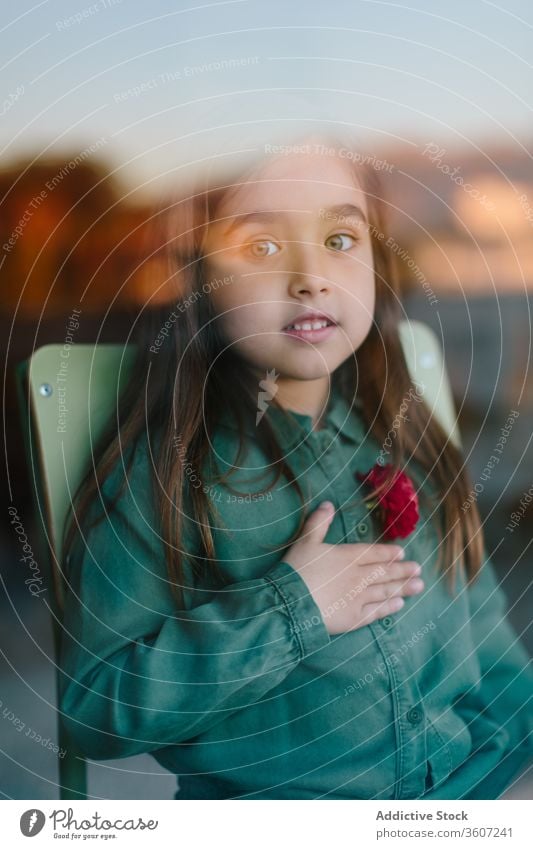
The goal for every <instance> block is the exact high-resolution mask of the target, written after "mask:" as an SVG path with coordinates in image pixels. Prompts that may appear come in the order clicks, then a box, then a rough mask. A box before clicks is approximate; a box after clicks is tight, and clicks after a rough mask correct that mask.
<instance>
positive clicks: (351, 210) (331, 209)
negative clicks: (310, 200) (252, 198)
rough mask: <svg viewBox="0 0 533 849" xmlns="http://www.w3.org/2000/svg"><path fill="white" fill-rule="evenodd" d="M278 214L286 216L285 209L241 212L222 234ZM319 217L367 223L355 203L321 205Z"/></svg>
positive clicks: (270, 218) (269, 218)
mask: <svg viewBox="0 0 533 849" xmlns="http://www.w3.org/2000/svg"><path fill="white" fill-rule="evenodd" d="M295 211H296V212H302V211H307V210H295ZM279 215H282V216H286V215H287V211H286V210H279V211H271V212H269V211H267V210H264V211H262V212H243V213H241V214H240V215H237V216H234V217H233V220H232V222H231V224H230V225H229V227H228V228H227V229H226V230H224V233H223V235H224V236H228V235H229V234H230V233H232V232H233V231H234V230H236V229H237V228H239V227H243V226H244V225H245V224H249V223H251V222H254V221H267V222H272V221H275V220H276V218H278V216H279ZM319 217H320V218H321V219H323V220H324V221H328V220H333V221H334V220H335V219H336V218H340V219H342V218H357V219H359V220H360V221H362V222H363V223H364V224H368V221H367V218H366V215H365V213H364V212H363V210H362V209H361V207H360V206H357V204H355V203H340V204H336V205H334V206H328V207H322V208H321V209H320V210H319Z"/></svg>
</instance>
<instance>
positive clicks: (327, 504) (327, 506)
mask: <svg viewBox="0 0 533 849" xmlns="http://www.w3.org/2000/svg"><path fill="white" fill-rule="evenodd" d="M332 507H333V504H332V503H331V501H323V502H322V504H321V505H320V507H319V508H318V509H319V510H331V508H332Z"/></svg>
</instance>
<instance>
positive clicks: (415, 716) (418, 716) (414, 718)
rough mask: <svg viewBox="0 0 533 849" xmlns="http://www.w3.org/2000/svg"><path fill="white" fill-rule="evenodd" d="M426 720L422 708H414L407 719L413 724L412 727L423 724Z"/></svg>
mask: <svg viewBox="0 0 533 849" xmlns="http://www.w3.org/2000/svg"><path fill="white" fill-rule="evenodd" d="M423 718H424V714H423V713H422V711H421V710H420V708H417V707H412V708H411V709H410V710H408V711H407V719H408V721H409V722H410V723H411V725H418V724H419V723H420V722H422V720H423Z"/></svg>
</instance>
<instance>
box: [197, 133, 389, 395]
mask: <svg viewBox="0 0 533 849" xmlns="http://www.w3.org/2000/svg"><path fill="white" fill-rule="evenodd" d="M314 151H315V148H314V145H307V146H305V151H304V152H300V153H291V154H290V155H287V156H278V157H277V158H275V159H272V160H271V161H269V162H268V163H267V164H266V165H264V166H263V167H262V168H261V171H260V172H259V173H258V174H257V176H256V177H255V178H254V179H255V181H253V182H248V183H246V184H244V185H242V186H238V187H237V188H236V189H235V190H234V191H232V192H231V193H230V192H228V193H227V194H226V196H225V197H224V199H223V200H222V202H221V204H220V206H219V208H218V210H217V218H216V220H215V221H214V222H212V223H211V224H210V225H209V228H208V233H207V236H206V241H205V243H204V256H205V264H206V270H207V282H208V284H209V297H210V298H212V303H213V306H214V309H215V312H216V314H217V316H218V318H217V319H216V321H217V322H221V326H220V327H219V329H220V330H221V331H222V333H223V335H224V336H225V338H226V341H227V343H228V344H230V345H235V346H236V348H237V349H238V352H239V353H240V354H241V355H242V356H243V357H244V358H245V359H246V360H247V361H248V362H249V363H250V365H251V366H252V367H253V368H254V369H255V370H256V371H257V372H258V374H262V375H263V376H264V374H265V372H266V371H270V370H272V369H275V371H276V373H277V374H279V376H280V379H281V380H283V379H288V380H291V379H292V380H295V379H296V380H313V379H317V378H322V377H325V376H326V375H329V374H331V373H332V372H334V371H335V369H336V368H337V367H338V366H339V365H341V363H343V362H344V360H346V359H347V358H348V357H349V356H350V355H352V353H353V351H356V350H357V349H358V348H359V346H360V345H361V344H362V342H363V341H364V340H365V338H366V336H367V334H368V332H369V330H370V327H371V324H372V319H373V314H374V303H375V282H374V267H373V261H372V248H371V241H370V233H369V225H368V223H367V221H368V211H367V203H366V199H365V195H364V193H363V191H362V190H361V189H360V187H359V186H358V185H356V184H355V178H354V175H353V169H352V168H351V167H350V165H349V163H348V161H347V160H346V159H344V160H343V159H339V157H338V154H335V155H333V156H329V155H321V154H318V153H316V152H314ZM224 278H226V282H221V281H223V279H224ZM228 280H229V282H227V281H228ZM306 314H311V316H310V317H307V318H306ZM313 316H314V317H313ZM320 317H322V321H321V319H320ZM324 320H327V322H328V326H327V327H326V328H323V327H322V324H323V321H324ZM309 322H310V323H311V324H309ZM317 322H319V323H320V328H321V329H318V326H319V325H318V323H317ZM295 323H296V324H298V325H299V327H300V329H298V327H297V328H294V329H292V330H291V325H294V324H295Z"/></svg>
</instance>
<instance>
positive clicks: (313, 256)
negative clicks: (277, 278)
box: [288, 242, 331, 297]
mask: <svg viewBox="0 0 533 849" xmlns="http://www.w3.org/2000/svg"><path fill="white" fill-rule="evenodd" d="M320 254H321V252H320V245H314V244H312V243H310V242H293V243H292V244H291V246H290V251H289V266H288V276H289V285H288V288H289V294H290V295H291V296H293V297H294V296H295V295H305V294H318V293H324V294H325V293H327V292H329V290H330V289H331V283H330V282H329V280H328V278H327V277H324V276H323V275H322V273H321V272H322V270H323V269H322V267H321V262H320Z"/></svg>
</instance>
